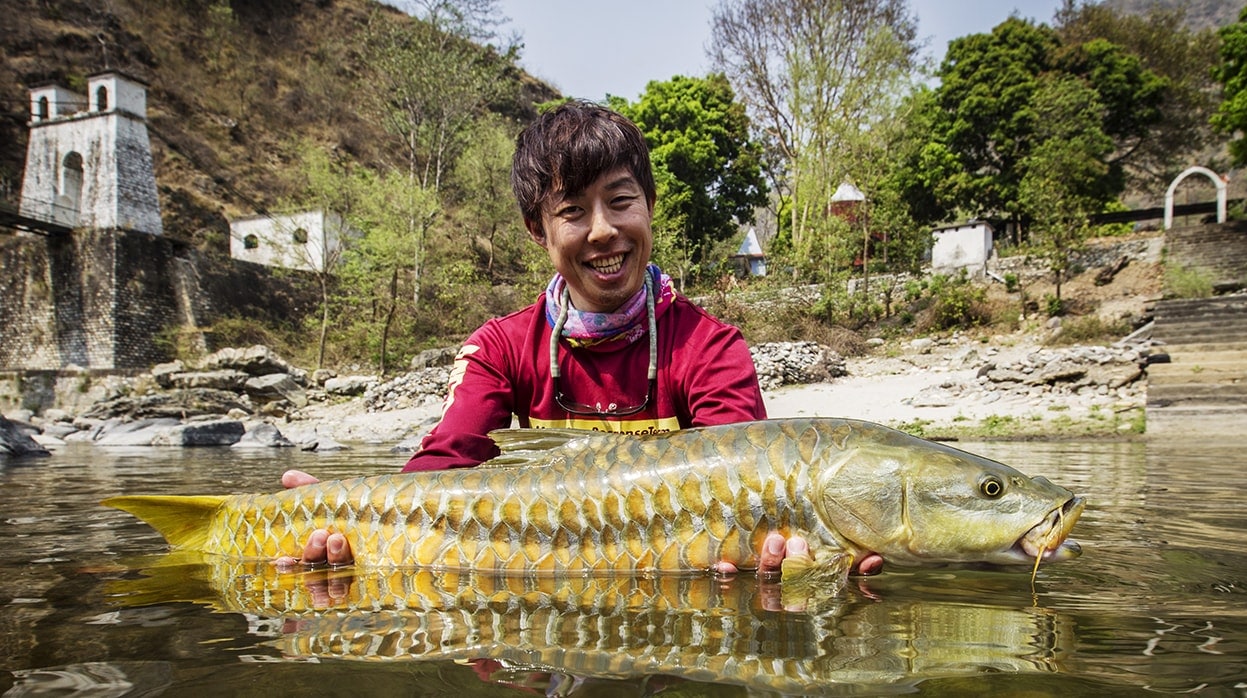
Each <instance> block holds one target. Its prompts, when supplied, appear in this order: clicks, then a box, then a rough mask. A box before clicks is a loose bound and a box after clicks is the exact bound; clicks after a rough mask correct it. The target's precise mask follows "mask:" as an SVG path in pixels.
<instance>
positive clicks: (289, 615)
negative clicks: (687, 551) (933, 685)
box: [111, 556, 1071, 694]
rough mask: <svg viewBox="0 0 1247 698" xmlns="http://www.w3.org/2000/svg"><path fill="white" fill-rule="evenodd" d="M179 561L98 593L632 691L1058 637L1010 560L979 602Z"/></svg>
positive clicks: (851, 679) (317, 645) (883, 668)
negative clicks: (188, 605) (988, 601)
mask: <svg viewBox="0 0 1247 698" xmlns="http://www.w3.org/2000/svg"><path fill="white" fill-rule="evenodd" d="M185 559H186V558H185V557H183V558H182V559H181V560H179V559H178V557H176V556H172V557H171V558H170V560H168V561H167V564H164V565H159V566H155V567H151V568H149V569H147V570H145V571H144V573H143V575H144V576H142V577H138V578H130V579H127V580H124V581H122V582H118V583H116V584H114V585H112V588H111V591H112V593H114V594H115V595H116V597H115V598H116V599H117V601H118V602H121V603H126V604H152V603H160V602H170V601H194V602H198V603H203V604H206V605H210V606H212V607H214V608H216V609H217V610H219V611H225V612H232V613H242V614H245V615H246V616H247V617H248V619H249V631H250V632H252V633H254V634H257V635H260V636H263V637H266V638H270V639H269V640H268V641H267V642H266V644H267V645H268V646H270V647H272V648H274V649H276V650H277V651H278V652H280V655H281V657H283V658H286V659H308V658H316V659H328V658H332V659H351V660H425V661H458V662H476V663H477V665H478V667H480V666H488V667H489V671H488V672H482V673H488V675H490V676H491V677H493V678H495V679H498V680H501V681H504V682H509V681H511V680H512V679H513V678H514V677H515V676H517V675H519V676H524V677H525V681H526V684H527V685H529V686H532V685H533V682H534V678H533V676H532V672H541V673H542V674H543V675H545V676H546V678H545V679H544V680H545V681H546V682H547V683H548V682H549V681H555V682H558V683H560V684H561V685H563V686H565V687H566V686H572V685H573V684H574V685H576V686H579V687H585V686H591V685H594V684H592V683H585V679H590V678H591V679H610V680H615V681H621V680H622V681H630V682H633V683H634V684H635V685H636V686H637V687H638V689H639V688H640V687H641V686H644V685H646V684H647V683H648V682H649V677H651V676H656V675H660V676H665V677H676V678H679V679H683V680H691V681H699V682H709V683H715V684H736V685H742V686H747V687H751V688H757V689H766V690H770V691H779V692H783V693H801V694H810V693H829V694H830V693H834V694H843V693H847V692H854V693H856V692H863V693H892V692H900V691H905V692H908V691H910V690H912V689H913V686H914V685H916V684H917V683H918V682H920V681H923V680H926V679H931V678H936V677H950V676H965V675H975V674H981V673H985V672H1005V673H1012V674H1020V673H1051V672H1058V671H1060V670H1061V666H1060V664H1061V662H1062V661H1063V659H1064V658H1065V657H1066V656H1067V655H1068V653H1069V644H1070V642H1071V632H1070V628H1068V627H1063V621H1062V620H1061V619H1060V617H1059V616H1057V615H1055V614H1052V613H1050V612H1046V611H1043V610H1042V609H1037V608H1033V607H1028V605H1029V603H1030V602H1031V597H1030V595H1029V591H1028V589H1027V585H1026V579H1025V577H1024V576H1022V575H1018V574H1009V573H995V574H992V575H987V576H986V577H984V579H985V580H987V581H988V582H991V583H992V584H989V585H985V586H984V587H983V588H981V589H980V590H981V591H987V590H991V591H992V593H993V594H994V595H995V596H996V597H997V601H998V603H996V604H993V605H990V606H986V605H972V604H967V603H962V602H949V601H940V600H938V599H932V598H930V597H926V598H921V599H920V598H917V597H915V598H909V599H904V598H902V599H899V600H897V601H895V602H888V603H882V602H880V601H879V600H878V599H872V598H870V597H869V596H866V595H864V594H862V593H860V592H856V593H850V594H847V595H843V594H842V595H840V596H839V597H837V598H832V599H826V600H824V601H821V602H820V603H818V604H816V607H814V608H808V609H801V610H794V609H793V608H792V602H793V600H792V599H786V598H784V596H783V593H782V591H781V590H779V589H777V588H776V587H775V586H774V585H762V586H761V587H760V586H759V585H758V584H756V583H754V582H753V580H743V579H737V580H732V581H729V582H724V581H721V580H714V579H710V578H707V577H687V576H685V577H675V576H662V577H652V578H592V577H577V578H537V579H534V578H514V577H510V578H508V577H496V576H492V575H483V574H474V573H462V574H460V573H434V572H430V571H424V570H421V571H412V570H406V571H391V572H384V571H368V572H361V573H355V572H353V571H351V570H337V571H330V570H311V571H304V572H298V573H282V572H278V571H277V570H276V569H275V568H274V567H273V566H272V565H269V564H264V563H258V564H257V563H236V562H222V561H220V560H219V559H216V558H212V559H208V560H204V561H202V562H201V563H199V564H194V563H187V562H185ZM188 578H195V579H201V580H204V581H206V582H207V584H206V585H205V586H204V587H201V593H205V596H204V597H203V598H189V597H188V596H187V594H186V592H187V590H188V587H187V584H186V582H185V580H186V579H188ZM1000 581H1006V582H1008V583H1009V586H1010V587H1011V588H1012V589H1013V591H1002V589H1001V588H1000V585H999V582H1000ZM992 585H994V586H995V588H994V589H992V588H991V587H992ZM785 607H787V610H785ZM483 659H486V660H493V661H492V662H490V663H489V664H488V665H483V664H482V663H481V662H480V660H483ZM494 668H497V669H498V670H499V671H494V670H493V669H494ZM572 677H575V678H574V679H572Z"/></svg>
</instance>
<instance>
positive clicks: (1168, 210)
mask: <svg viewBox="0 0 1247 698" xmlns="http://www.w3.org/2000/svg"><path fill="white" fill-rule="evenodd" d="M1193 174H1202V175H1204V176H1206V177H1208V179H1211V180H1212V183H1213V184H1214V185H1216V187H1217V222H1218V223H1224V222H1225V179H1223V178H1222V177H1220V176H1218V175H1217V173H1216V172H1213V171H1212V170H1210V169H1208V168H1207V167H1199V166H1198V165H1196V166H1195V167H1188V168H1186V170H1185V171H1183V172H1182V174H1180V175H1178V176H1177V177H1174V178H1173V181H1172V182H1170V184H1169V189H1168V190H1167V191H1166V192H1165V230H1169V229H1170V228H1172V227H1173V192H1174V191H1175V190H1177V188H1178V185H1179V184H1181V183H1182V180H1184V179H1186V178H1187V177H1190V176H1191V175H1193Z"/></svg>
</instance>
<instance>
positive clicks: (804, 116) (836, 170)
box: [710, 0, 917, 259]
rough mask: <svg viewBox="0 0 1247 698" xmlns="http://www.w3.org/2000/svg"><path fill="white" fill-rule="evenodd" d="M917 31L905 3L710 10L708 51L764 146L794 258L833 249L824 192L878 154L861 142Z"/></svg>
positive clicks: (859, 1)
mask: <svg viewBox="0 0 1247 698" xmlns="http://www.w3.org/2000/svg"><path fill="white" fill-rule="evenodd" d="M916 33H917V29H916V22H915V20H914V18H913V17H912V16H911V15H910V14H909V13H908V9H907V5H906V3H905V2H904V1H903V0H838V1H834V2H828V1H827V0H721V2H720V3H719V5H718V7H717V8H716V9H715V11H714V16H713V20H712V37H711V48H710V53H711V57H712V59H713V61H714V64H715V66H716V68H718V69H719V70H722V71H723V72H724V73H725V74H726V75H727V77H728V79H729V80H730V81H731V82H732V84H733V86H734V87H735V88H736V91H737V93H738V94H739V95H740V96H741V99H742V100H743V101H744V102H745V104H746V106H747V108H748V110H749V112H750V114H751V116H752V117H753V120H754V123H755V125H756V127H757V128H758V130H759V132H760V135H761V137H762V139H763V141H764V143H765V146H766V147H767V154H768V160H769V162H768V168H767V169H768V174H769V176H770V177H771V179H772V185H773V187H774V188H775V190H776V191H778V192H780V193H781V194H782V195H783V196H784V197H785V198H787V199H788V205H789V207H790V208H789V211H790V221H789V225H790V227H789V230H790V231H791V232H790V234H791V240H790V245H791V249H792V251H793V253H794V255H795V257H796V259H804V258H808V256H809V255H811V254H814V253H816V252H818V251H823V252H828V251H830V250H832V249H833V248H835V247H837V246H838V244H837V243H835V242H834V240H835V238H836V231H837V230H839V229H840V228H842V226H840V225H839V224H838V223H836V221H835V220H834V219H833V217H831V216H828V215H827V211H828V210H829V205H830V201H831V197H832V195H833V194H834V193H835V191H836V189H837V188H838V187H839V186H840V184H841V183H843V182H844V181H846V180H848V179H852V178H854V175H855V170H857V169H859V168H860V166H861V165H862V164H863V161H862V160H861V158H863V157H874V156H875V155H876V153H875V152H874V151H873V149H871V148H866V147H862V146H861V141H860V140H859V139H860V138H861V136H862V134H863V132H866V131H869V130H870V129H871V128H872V127H873V126H875V125H876V123H878V122H879V121H881V120H884V119H886V118H888V116H889V115H890V114H891V112H892V111H893V110H894V108H895V106H896V103H897V101H898V100H899V98H900V97H901V96H902V95H903V94H905V93H906V92H907V91H908V87H909V86H908V80H909V79H910V78H911V76H912V75H913V74H914V72H915V70H914V69H915V67H916V60H917V44H916V43H915V36H916ZM829 259H830V258H829Z"/></svg>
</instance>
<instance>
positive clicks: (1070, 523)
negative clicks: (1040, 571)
mask: <svg viewBox="0 0 1247 698" xmlns="http://www.w3.org/2000/svg"><path fill="white" fill-rule="evenodd" d="M1086 504H1087V500H1086V499H1085V498H1084V497H1073V496H1071V497H1070V498H1069V499H1067V500H1065V502H1064V503H1062V505H1061V506H1059V507H1056V508H1054V509H1053V510H1052V511H1050V512H1048V514H1047V515H1046V516H1044V518H1043V519H1042V520H1040V522H1039V523H1037V524H1035V525H1034V526H1032V527H1031V528H1030V529H1029V530H1027V531H1026V533H1024V534H1022V536H1021V537H1020V538H1018V540H1017V542H1016V543H1014V544H1013V548H1012V550H1011V551H1010V552H1012V553H1013V554H1014V555H1015V556H1017V557H1019V558H1021V561H1022V562H1026V563H1032V562H1034V561H1035V558H1036V557H1040V556H1042V560H1043V561H1046V562H1055V561H1058V560H1071V559H1073V558H1076V557H1078V556H1079V555H1081V554H1082V546H1081V545H1079V544H1078V541H1075V540H1070V539H1069V533H1070V531H1071V530H1072V529H1073V528H1074V524H1075V523H1077V521H1078V517H1079V516H1081V515H1082V511H1083V507H1085V506H1086Z"/></svg>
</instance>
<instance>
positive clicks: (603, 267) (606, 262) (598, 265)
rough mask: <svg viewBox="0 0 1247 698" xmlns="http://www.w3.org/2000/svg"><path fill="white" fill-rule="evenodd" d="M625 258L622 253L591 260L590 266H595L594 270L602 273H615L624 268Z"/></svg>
mask: <svg viewBox="0 0 1247 698" xmlns="http://www.w3.org/2000/svg"><path fill="white" fill-rule="evenodd" d="M623 260H624V256H623V255H621V254H620V255H615V256H614V257H608V258H607V259H597V260H594V261H592V262H589V266H591V267H593V270H594V271H596V272H598V273H601V274H614V273H615V272H617V271H619V270H620V269H622V268H623Z"/></svg>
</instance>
